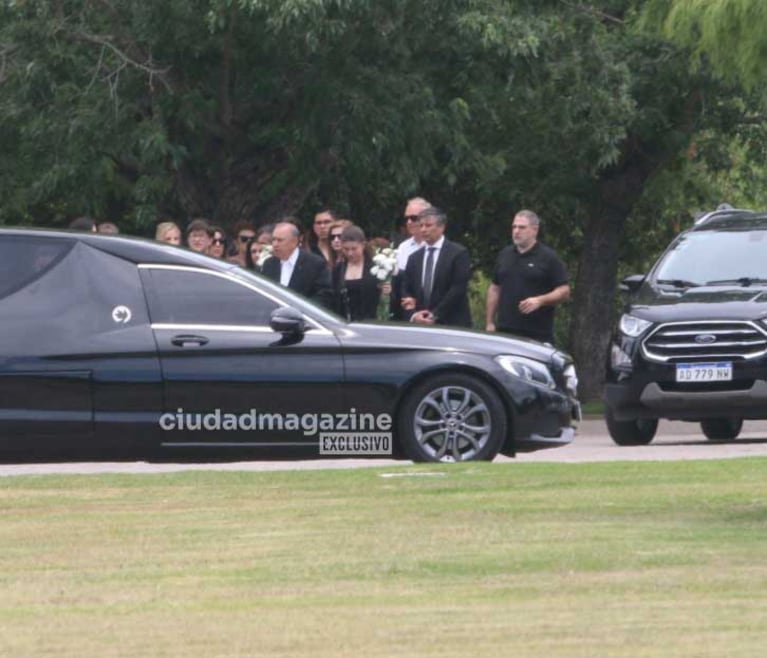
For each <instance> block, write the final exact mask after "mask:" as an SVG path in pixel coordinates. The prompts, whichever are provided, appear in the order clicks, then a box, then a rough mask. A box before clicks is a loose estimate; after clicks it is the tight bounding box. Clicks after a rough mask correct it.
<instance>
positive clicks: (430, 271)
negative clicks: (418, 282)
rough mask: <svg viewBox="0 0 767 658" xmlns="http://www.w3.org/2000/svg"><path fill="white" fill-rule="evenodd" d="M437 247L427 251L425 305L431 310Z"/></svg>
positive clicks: (424, 288)
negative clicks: (430, 299) (430, 303)
mask: <svg viewBox="0 0 767 658" xmlns="http://www.w3.org/2000/svg"><path fill="white" fill-rule="evenodd" d="M436 249H437V248H436V247H429V248H428V249H427V250H426V251H428V252H429V253H428V254H427V255H426V271H425V272H424V273H423V305H424V307H425V308H429V297H431V284H432V280H433V279H434V252H435V251H436Z"/></svg>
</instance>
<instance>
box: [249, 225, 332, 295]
mask: <svg viewBox="0 0 767 658" xmlns="http://www.w3.org/2000/svg"><path fill="white" fill-rule="evenodd" d="M300 237H301V232H300V231H299V230H298V227H297V226H296V225H295V224H293V223H290V222H280V223H279V224H277V225H276V226H275V227H274V232H273V233H272V254H273V255H272V257H271V258H268V259H267V260H266V262H265V263H264V266H263V269H262V273H263V274H264V276H267V277H269V278H270V279H272V280H273V281H277V282H278V283H280V284H282V285H283V286H286V287H288V288H290V289H291V290H295V291H296V292H297V293H300V294H302V295H304V296H305V297H309V298H310V299H313V300H314V301H316V302H318V303H320V304H322V305H323V306H325V307H327V308H331V307H332V305H333V287H332V285H331V282H330V271H329V270H328V268H327V263H326V262H325V259H324V258H321V257H320V256H317V255H315V254H312V253H310V252H308V251H304V250H303V249H299V247H298V244H299V240H300Z"/></svg>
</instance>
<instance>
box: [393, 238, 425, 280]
mask: <svg viewBox="0 0 767 658" xmlns="http://www.w3.org/2000/svg"><path fill="white" fill-rule="evenodd" d="M423 245H424V243H423V242H416V241H415V238H413V237H410V238H408V239H407V240H405V241H404V242H403V243H402V244H400V246H399V247H397V272H404V271H405V268H406V267H407V259H408V258H410V256H411V255H412V254H413V253H414V252H416V251H418V250H419V249H420V248H421V247H423Z"/></svg>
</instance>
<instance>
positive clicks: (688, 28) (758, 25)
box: [643, 0, 767, 91]
mask: <svg viewBox="0 0 767 658" xmlns="http://www.w3.org/2000/svg"><path fill="white" fill-rule="evenodd" d="M643 12H644V20H645V21H646V23H647V24H648V25H650V26H653V27H655V28H656V29H657V28H658V27H659V28H660V29H661V30H662V31H663V33H664V34H666V35H667V36H668V37H670V38H672V39H674V40H675V41H677V42H679V43H681V44H683V45H685V46H688V47H690V48H691V50H692V58H693V64H694V65H695V66H698V67H699V66H702V65H703V64H704V62H705V64H706V65H708V66H710V67H711V68H712V69H713V70H714V71H715V72H716V73H717V74H718V75H719V76H720V77H722V78H723V79H725V80H728V81H730V82H735V83H739V84H742V85H743V86H744V87H745V88H746V89H747V90H749V91H752V90H756V89H759V90H763V89H764V82H765V80H766V79H767V67H766V66H765V65H767V43H766V42H765V39H764V34H765V31H766V30H767V3H765V2H763V0H649V2H648V3H646V4H645V6H644V7H643Z"/></svg>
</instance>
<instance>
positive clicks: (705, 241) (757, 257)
mask: <svg viewBox="0 0 767 658" xmlns="http://www.w3.org/2000/svg"><path fill="white" fill-rule="evenodd" d="M765 278H767V230H752V231H716V232H712V231H692V232H690V233H687V234H686V235H683V236H681V237H680V239H679V241H678V242H677V243H676V244H675V245H674V246H673V247H672V248H671V249H670V250H669V251H668V252H667V253H666V254H665V256H663V258H662V260H661V261H660V262H659V263H658V266H657V267H656V269H655V274H654V279H655V281H656V282H658V281H684V282H685V283H686V284H687V285H698V286H700V285H706V284H713V283H715V282H730V283H734V284H738V283H741V285H742V281H745V280H748V281H755V280H759V279H765Z"/></svg>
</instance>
